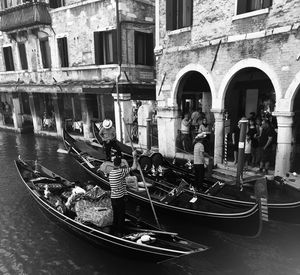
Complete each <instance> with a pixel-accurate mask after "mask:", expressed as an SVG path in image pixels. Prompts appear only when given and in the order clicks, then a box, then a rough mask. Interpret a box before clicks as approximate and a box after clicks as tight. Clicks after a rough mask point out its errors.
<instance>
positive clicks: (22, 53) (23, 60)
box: [18, 43, 28, 70]
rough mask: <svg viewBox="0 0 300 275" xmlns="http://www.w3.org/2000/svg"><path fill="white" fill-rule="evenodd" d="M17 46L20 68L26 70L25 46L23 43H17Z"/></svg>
mask: <svg viewBox="0 0 300 275" xmlns="http://www.w3.org/2000/svg"><path fill="white" fill-rule="evenodd" d="M18 48H19V55H20V61H21V67H22V70H28V63H27V56H26V48H25V45H24V43H18Z"/></svg>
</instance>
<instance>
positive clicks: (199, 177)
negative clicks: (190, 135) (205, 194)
mask: <svg viewBox="0 0 300 275" xmlns="http://www.w3.org/2000/svg"><path fill="white" fill-rule="evenodd" d="M205 138H206V133H205V132H202V133H200V134H198V135H197V136H196V137H195V141H194V144H195V146H194V169H195V182H194V184H193V186H194V188H195V189H196V191H201V190H202V189H203V181H204V173H205V169H204V163H205V160H204V157H209V155H208V154H207V153H206V152H205V149H204V145H203V140H204V139H205Z"/></svg>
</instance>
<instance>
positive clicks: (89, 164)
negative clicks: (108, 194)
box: [65, 140, 95, 169]
mask: <svg viewBox="0 0 300 275" xmlns="http://www.w3.org/2000/svg"><path fill="white" fill-rule="evenodd" d="M65 143H66V144H67V145H68V146H70V148H71V149H72V150H73V151H74V152H75V153H76V154H77V155H78V156H80V157H81V158H82V160H83V161H84V162H85V163H86V164H87V166H88V167H90V168H92V169H94V168H95V166H94V165H93V164H91V163H90V162H89V161H88V160H87V159H86V158H84V157H83V156H82V155H81V154H80V153H79V152H78V151H77V150H76V149H75V148H74V147H73V146H71V144H70V143H69V142H68V141H66V140H65Z"/></svg>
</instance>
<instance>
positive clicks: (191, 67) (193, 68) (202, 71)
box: [171, 64, 216, 106]
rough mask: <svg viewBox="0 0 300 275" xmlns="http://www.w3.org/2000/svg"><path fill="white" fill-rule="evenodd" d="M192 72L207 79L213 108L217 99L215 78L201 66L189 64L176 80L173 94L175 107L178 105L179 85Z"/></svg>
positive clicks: (178, 74) (177, 75)
mask: <svg viewBox="0 0 300 275" xmlns="http://www.w3.org/2000/svg"><path fill="white" fill-rule="evenodd" d="M191 71H195V72H198V73H200V74H201V75H203V77H204V78H205V79H206V81H207V83H208V85H209V88H210V92H211V96H212V106H213V104H214V99H215V98H216V89H215V85H214V82H213V78H212V75H211V74H210V73H209V72H208V71H207V70H206V69H205V68H204V67H203V66H201V65H198V64H189V65H187V66H185V67H184V68H183V69H181V70H180V71H179V72H178V73H177V74H176V78H175V81H174V84H173V87H172V92H171V98H172V100H173V105H176V104H177V103H176V98H177V93H178V87H179V84H180V82H181V80H182V78H183V77H184V76H185V75H186V74H187V73H188V72H191Z"/></svg>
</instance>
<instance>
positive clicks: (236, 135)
mask: <svg viewBox="0 0 300 275" xmlns="http://www.w3.org/2000/svg"><path fill="white" fill-rule="evenodd" d="M239 139H240V122H238V124H237V125H236V126H235V128H234V130H233V133H232V145H233V158H234V164H237V162H238V151H239Z"/></svg>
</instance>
